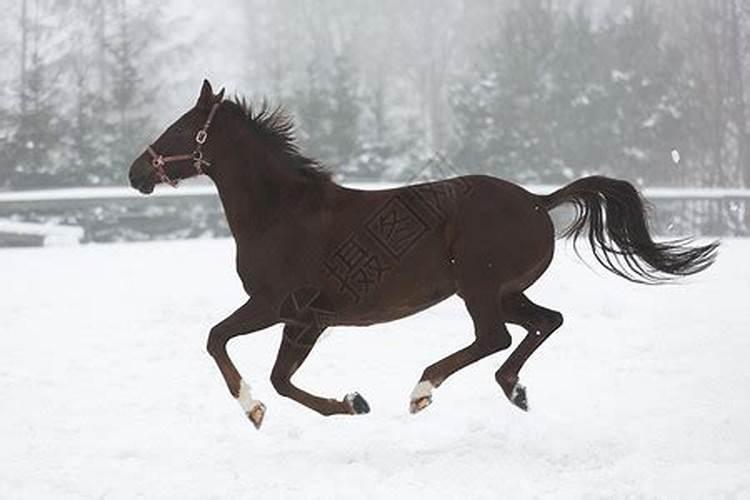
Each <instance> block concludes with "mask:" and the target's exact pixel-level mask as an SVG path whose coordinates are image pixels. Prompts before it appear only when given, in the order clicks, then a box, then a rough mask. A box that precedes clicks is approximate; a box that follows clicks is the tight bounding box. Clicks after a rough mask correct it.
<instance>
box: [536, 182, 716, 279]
mask: <svg viewBox="0 0 750 500" xmlns="http://www.w3.org/2000/svg"><path fill="white" fill-rule="evenodd" d="M538 198H539V200H540V203H541V204H542V206H544V207H545V208H546V209H547V210H550V209H552V208H554V207H556V206H558V205H561V204H563V203H572V204H573V205H574V206H575V209H576V216H575V219H574V220H573V222H572V223H571V224H570V226H568V227H567V228H566V229H565V231H564V232H563V234H562V236H563V237H565V238H570V237H572V238H573V243H574V245H575V243H576V242H577V240H578V239H579V238H581V237H582V236H584V235H585V236H586V237H587V238H588V240H589V244H590V245H591V248H592V250H593V252H594V256H595V257H596V260H597V261H599V263H600V264H601V265H603V266H604V267H605V268H606V269H607V270H609V271H610V272H612V273H614V274H616V275H618V276H620V277H622V278H625V279H627V280H629V281H633V282H636V283H648V284H656V283H661V282H666V281H670V280H672V279H674V278H677V277H681V276H687V275H691V274H695V273H698V272H700V271H703V270H704V269H706V268H707V267H709V266H710V265H711V264H713V262H714V260H715V259H716V253H717V249H718V246H719V244H718V242H712V243H710V244H708V245H705V246H694V245H692V240H691V239H689V238H686V239H678V240H673V241H666V242H658V243H657V242H654V240H653V239H652V238H651V234H650V233H649V229H648V223H647V219H646V216H647V211H646V207H645V206H644V201H643V199H642V198H641V195H640V194H639V193H638V191H637V190H636V189H635V187H633V185H632V184H630V183H629V182H626V181H621V180H616V179H610V178H607V177H601V176H592V177H585V178H583V179H579V180H577V181H574V182H572V183H570V184H568V185H567V186H565V187H563V188H561V189H558V190H557V191H555V192H554V193H552V194H549V195H546V196H539V197H538ZM587 227H588V231H587V229H586V228H587ZM576 253H578V249H577V248H576Z"/></svg>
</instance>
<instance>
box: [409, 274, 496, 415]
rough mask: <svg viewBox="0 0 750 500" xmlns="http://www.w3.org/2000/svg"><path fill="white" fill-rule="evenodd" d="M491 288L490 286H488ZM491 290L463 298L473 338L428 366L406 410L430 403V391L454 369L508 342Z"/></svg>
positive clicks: (424, 406)
mask: <svg viewBox="0 0 750 500" xmlns="http://www.w3.org/2000/svg"><path fill="white" fill-rule="evenodd" d="M492 289H493V290H494V287H493V288H492ZM494 296H495V293H494V292H493V293H485V294H484V296H479V297H476V298H467V297H464V301H465V302H466V308H467V309H468V310H469V314H470V315H471V318H472V320H473V322H474V332H475V336H476V338H475V340H474V342H472V343H471V344H470V345H468V346H467V347H464V348H463V349H461V350H459V351H457V352H455V353H453V354H451V355H449V356H446V357H445V358H443V359H441V360H440V361H438V362H436V363H434V364H432V365H430V366H428V367H427V368H426V369H425V370H424V372H423V373H422V377H421V378H420V380H419V383H417V385H416V387H415V388H414V390H413V391H412V394H411V401H410V403H409V410H410V411H411V413H417V412H419V411H421V410H423V409H425V408H426V407H427V406H429V405H430V404H431V403H432V391H433V390H434V389H436V388H437V387H439V386H440V384H442V383H443V382H444V381H445V380H446V379H447V378H448V377H449V376H451V375H453V374H454V373H456V372H457V371H458V370H460V369H462V368H465V367H466V366H468V365H470V364H472V363H474V362H476V361H479V360H480V359H482V358H485V357H486V356H489V355H490V354H494V353H496V352H498V351H501V350H503V349H507V348H508V347H510V345H511V337H510V334H509V333H508V330H507V328H506V327H505V324H504V322H503V320H502V315H501V311H500V310H499V308H498V307H497V300H496V299H495V298H494Z"/></svg>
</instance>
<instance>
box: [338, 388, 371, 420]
mask: <svg viewBox="0 0 750 500" xmlns="http://www.w3.org/2000/svg"><path fill="white" fill-rule="evenodd" d="M344 401H346V403H347V404H348V405H349V409H350V410H351V413H352V414H353V415H364V414H366V413H370V405H368V404H367V401H365V398H363V397H362V396H360V394H359V393H358V392H354V393H352V394H347V395H346V397H345V398H344Z"/></svg>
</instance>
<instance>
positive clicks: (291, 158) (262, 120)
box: [227, 96, 331, 182]
mask: <svg viewBox="0 0 750 500" xmlns="http://www.w3.org/2000/svg"><path fill="white" fill-rule="evenodd" d="M227 102H228V103H229V104H230V105H231V106H232V107H234V108H235V109H236V111H238V112H239V113H241V114H242V117H243V118H244V120H245V123H246V124H247V125H248V127H250V128H251V129H252V130H253V132H255V133H256V134H258V135H259V136H260V137H261V138H262V139H263V140H264V141H265V142H266V143H268V144H270V145H271V147H272V148H274V149H275V150H276V151H277V152H278V153H279V155H280V156H281V157H282V158H283V159H284V160H286V164H287V165H289V166H290V167H291V168H293V169H295V170H296V171H297V172H298V173H300V174H301V175H303V176H305V177H306V178H308V179H310V180H313V181H316V182H327V181H330V180H331V173H330V172H329V171H328V169H326V168H325V167H324V166H323V165H322V164H321V163H320V162H318V161H317V160H315V159H313V158H309V157H307V156H305V155H303V154H302V153H301V152H300V149H299V145H298V144H297V138H296V136H295V133H294V120H293V119H292V116H291V115H290V114H289V113H288V112H287V111H286V109H285V108H284V107H283V106H281V105H277V106H271V105H270V104H269V103H268V101H267V100H266V99H263V100H262V101H261V102H260V104H259V105H258V106H255V105H253V103H252V102H250V101H248V100H247V99H245V98H244V97H241V96H235V97H233V98H232V99H231V100H229V101H227Z"/></svg>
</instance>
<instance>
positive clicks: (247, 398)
mask: <svg viewBox="0 0 750 500" xmlns="http://www.w3.org/2000/svg"><path fill="white" fill-rule="evenodd" d="M237 402H238V403H239V404H240V406H241V407H242V410H243V411H244V412H245V413H246V414H248V415H249V414H250V413H251V412H252V411H253V410H255V409H256V408H257V407H258V406H260V405H261V404H262V403H261V402H260V401H258V400H257V399H253V396H252V394H251V393H250V386H249V385H248V384H246V383H245V381H244V380H242V379H240V395H239V396H237Z"/></svg>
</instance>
